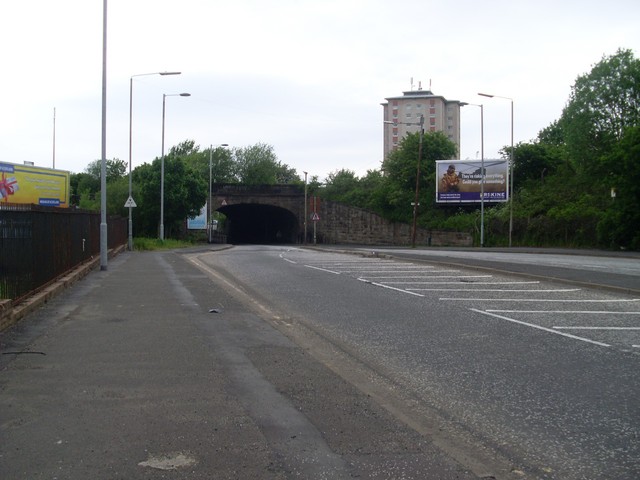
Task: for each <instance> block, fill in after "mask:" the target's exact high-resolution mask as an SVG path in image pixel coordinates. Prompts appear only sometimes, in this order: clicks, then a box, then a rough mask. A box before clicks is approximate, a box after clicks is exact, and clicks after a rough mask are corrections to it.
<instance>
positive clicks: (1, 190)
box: [0, 163, 70, 208]
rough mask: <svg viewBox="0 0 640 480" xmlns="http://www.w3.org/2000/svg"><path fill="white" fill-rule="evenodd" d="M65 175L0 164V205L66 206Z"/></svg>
mask: <svg viewBox="0 0 640 480" xmlns="http://www.w3.org/2000/svg"><path fill="white" fill-rule="evenodd" d="M69 179H70V177H69V172H66V171H64V170H53V169H51V168H41V167H32V166H29V165H18V164H14V163H0V203H20V204H34V205H42V206H45V207H64V208H67V207H68V206H69V188H70V186H69Z"/></svg>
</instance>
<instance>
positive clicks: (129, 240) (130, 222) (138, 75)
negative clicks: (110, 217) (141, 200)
mask: <svg viewBox="0 0 640 480" xmlns="http://www.w3.org/2000/svg"><path fill="white" fill-rule="evenodd" d="M146 75H162V76H164V75H180V72H153V73H138V74H136V75H131V78H130V79H129V199H128V200H127V203H128V204H129V238H128V248H129V251H131V250H133V212H132V207H133V205H132V204H131V203H132V202H133V197H132V196H131V145H132V138H133V137H132V130H133V128H132V125H133V78H134V77H143V76H146Z"/></svg>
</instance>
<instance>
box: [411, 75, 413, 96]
mask: <svg viewBox="0 0 640 480" xmlns="http://www.w3.org/2000/svg"><path fill="white" fill-rule="evenodd" d="M411 91H412V92H413V77H411Z"/></svg>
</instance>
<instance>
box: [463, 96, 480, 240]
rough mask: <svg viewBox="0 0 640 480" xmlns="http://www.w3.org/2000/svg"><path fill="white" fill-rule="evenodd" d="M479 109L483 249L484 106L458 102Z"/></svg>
mask: <svg viewBox="0 0 640 480" xmlns="http://www.w3.org/2000/svg"><path fill="white" fill-rule="evenodd" d="M466 105H470V106H473V107H480V246H481V247H484V180H485V171H484V105H482V104H481V103H480V104H477V103H466V102H460V106H461V107H464V106H466Z"/></svg>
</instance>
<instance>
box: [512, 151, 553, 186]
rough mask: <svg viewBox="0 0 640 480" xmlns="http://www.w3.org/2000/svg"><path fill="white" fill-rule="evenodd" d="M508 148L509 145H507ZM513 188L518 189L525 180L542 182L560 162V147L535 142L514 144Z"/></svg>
mask: <svg viewBox="0 0 640 480" xmlns="http://www.w3.org/2000/svg"><path fill="white" fill-rule="evenodd" d="M509 148H510V147H509ZM513 158H514V178H513V179H514V182H515V185H514V188H515V189H516V191H517V190H519V188H520V186H521V185H523V184H525V183H526V182H531V181H532V182H539V183H542V182H544V177H545V176H549V175H552V174H553V173H555V171H556V170H557V168H558V165H559V164H561V163H562V149H561V148H560V147H556V146H554V145H550V144H546V143H541V142H535V143H519V144H518V145H515V146H514V156H513Z"/></svg>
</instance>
